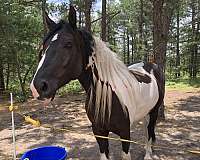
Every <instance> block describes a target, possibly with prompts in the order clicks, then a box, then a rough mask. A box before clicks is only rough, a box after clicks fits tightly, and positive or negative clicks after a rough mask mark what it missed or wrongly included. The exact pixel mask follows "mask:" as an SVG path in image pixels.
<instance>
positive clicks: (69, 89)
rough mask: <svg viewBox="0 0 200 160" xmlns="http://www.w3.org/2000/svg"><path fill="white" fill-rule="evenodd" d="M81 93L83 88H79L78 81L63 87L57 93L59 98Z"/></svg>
mask: <svg viewBox="0 0 200 160" xmlns="http://www.w3.org/2000/svg"><path fill="white" fill-rule="evenodd" d="M81 91H83V88H82V87H81V85H80V83H79V82H78V80H74V81H71V82H70V83H69V84H67V85H65V86H64V87H62V88H60V89H59V91H58V94H59V95H60V96H64V95H65V94H67V93H73V94H75V93H79V92H81Z"/></svg>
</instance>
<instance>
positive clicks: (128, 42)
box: [127, 29, 130, 65]
mask: <svg viewBox="0 0 200 160" xmlns="http://www.w3.org/2000/svg"><path fill="white" fill-rule="evenodd" d="M129 45H130V41H129V32H128V29H127V64H128V65H129V64H130V47H129Z"/></svg>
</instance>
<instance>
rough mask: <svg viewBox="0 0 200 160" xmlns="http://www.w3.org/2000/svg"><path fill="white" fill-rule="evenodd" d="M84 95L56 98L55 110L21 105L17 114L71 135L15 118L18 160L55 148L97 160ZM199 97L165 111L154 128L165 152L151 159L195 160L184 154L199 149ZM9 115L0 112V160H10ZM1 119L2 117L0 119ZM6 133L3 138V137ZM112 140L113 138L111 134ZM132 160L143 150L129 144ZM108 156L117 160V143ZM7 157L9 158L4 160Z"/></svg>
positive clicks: (139, 134) (138, 137) (135, 135)
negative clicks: (39, 149)
mask: <svg viewBox="0 0 200 160" xmlns="http://www.w3.org/2000/svg"><path fill="white" fill-rule="evenodd" d="M84 99H85V97H84V95H82V94H81V95H67V96H66V97H65V98H57V99H56V100H55V107H52V106H49V107H46V108H42V106H41V104H38V102H33V101H30V102H28V103H26V104H24V105H23V106H22V108H21V112H22V111H23V113H27V114H28V115H30V116H32V117H34V118H36V119H39V120H40V121H41V122H42V125H43V126H45V125H51V126H54V127H57V128H66V129H69V130H71V131H57V130H54V129H49V128H44V127H40V128H33V126H31V125H30V124H27V123H24V122H23V118H22V117H21V116H20V115H18V114H16V116H15V121H16V135H17V136H16V139H17V151H18V157H21V155H22V153H24V152H25V151H27V150H30V149H33V148H36V147H41V146H46V145H56V146H61V147H66V148H67V150H68V153H69V159H70V158H71V159H81V160H97V159H98V158H97V157H99V156H98V146H97V143H96V141H95V138H94V136H92V131H91V127H90V123H89V121H88V120H87V117H86V113H85V110H84V104H83V103H84ZM199 105H200V94H195V95H193V96H190V97H187V98H186V99H180V100H178V101H176V103H174V104H173V107H170V108H168V111H167V116H166V117H167V119H166V121H164V122H160V123H159V124H158V127H157V145H159V146H164V147H166V148H160V147H159V148H155V154H156V155H157V156H154V159H160V160H198V159H199V157H198V155H195V154H191V153H189V152H187V150H197V149H199V148H200V142H199V139H200V135H199V131H200V121H199V119H200V106H199ZM9 114H10V113H7V112H0V115H1V116H0V159H1V160H4V159H5V160H7V159H12V158H11V157H12V145H11V144H12V139H11V134H10V132H11V130H10V126H11V123H10V115H9ZM2 115H3V116H2ZM141 128H142V127H141V125H139V124H138V125H137V126H136V127H135V128H133V129H132V131H131V137H132V139H133V140H135V141H139V142H141V143H143V130H142V129H141ZM6 133H7V134H6ZM111 136H114V137H116V135H113V134H111ZM130 151H131V156H132V160H142V159H143V156H144V149H143V146H140V145H137V144H131V149H130ZM110 152H111V155H112V157H113V159H114V160H120V159H121V158H120V153H121V143H120V142H115V141H110ZM8 157H9V158H8Z"/></svg>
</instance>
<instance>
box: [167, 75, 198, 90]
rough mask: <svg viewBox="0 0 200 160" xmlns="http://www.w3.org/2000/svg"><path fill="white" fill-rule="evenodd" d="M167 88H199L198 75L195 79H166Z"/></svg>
mask: <svg viewBox="0 0 200 160" xmlns="http://www.w3.org/2000/svg"><path fill="white" fill-rule="evenodd" d="M166 88H167V89H179V90H192V89H200V77H199V78H196V79H190V78H184V79H174V80H167V81H166Z"/></svg>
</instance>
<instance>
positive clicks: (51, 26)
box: [44, 12, 56, 30]
mask: <svg viewBox="0 0 200 160" xmlns="http://www.w3.org/2000/svg"><path fill="white" fill-rule="evenodd" d="M44 21H45V24H46V26H47V28H48V30H53V29H54V28H55V26H56V23H55V22H54V21H53V20H51V18H49V16H48V13H47V12H44Z"/></svg>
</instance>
